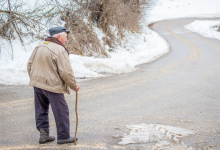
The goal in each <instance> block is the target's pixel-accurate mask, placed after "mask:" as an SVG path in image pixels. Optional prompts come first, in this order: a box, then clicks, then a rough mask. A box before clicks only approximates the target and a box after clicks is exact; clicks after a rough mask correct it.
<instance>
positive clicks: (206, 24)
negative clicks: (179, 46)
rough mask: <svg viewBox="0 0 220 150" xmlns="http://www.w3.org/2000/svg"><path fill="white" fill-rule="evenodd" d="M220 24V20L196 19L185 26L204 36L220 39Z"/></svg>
mask: <svg viewBox="0 0 220 150" xmlns="http://www.w3.org/2000/svg"><path fill="white" fill-rule="evenodd" d="M219 26H220V21H210V20H205V21H204V20H196V21H194V22H192V23H190V24H188V25H185V26H184V27H185V28H186V29H187V30H189V31H192V32H196V33H198V34H201V35H202V36H204V37H209V38H214V39H217V40H220V32H219V31H218V27H219Z"/></svg>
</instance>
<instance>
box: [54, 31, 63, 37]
mask: <svg viewBox="0 0 220 150" xmlns="http://www.w3.org/2000/svg"><path fill="white" fill-rule="evenodd" d="M64 33H65V32H61V33H57V34H54V35H53V36H52V37H55V38H57V36H58V35H60V36H61V37H62V36H64Z"/></svg>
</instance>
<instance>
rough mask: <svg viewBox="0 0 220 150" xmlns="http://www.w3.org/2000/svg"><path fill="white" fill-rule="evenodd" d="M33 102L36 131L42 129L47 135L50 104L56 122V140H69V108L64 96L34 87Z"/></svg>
mask: <svg viewBox="0 0 220 150" xmlns="http://www.w3.org/2000/svg"><path fill="white" fill-rule="evenodd" d="M34 101H35V119H36V126H37V129H38V130H40V129H44V130H46V131H47V132H48V133H49V105H50V104H51V108H52V111H53V115H54V118H55V121H56V127H57V139H58V140H65V139H69V138H70V128H69V108H68V105H67V103H66V100H65V98H64V95H63V94H59V93H53V92H50V91H46V90H43V89H40V88H37V87H34Z"/></svg>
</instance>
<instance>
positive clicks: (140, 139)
mask: <svg viewBox="0 0 220 150" xmlns="http://www.w3.org/2000/svg"><path fill="white" fill-rule="evenodd" d="M126 127H127V128H128V129H130V130H131V131H130V133H129V134H128V135H127V134H125V135H124V136H123V137H122V138H121V139H122V141H121V142H119V143H118V144H120V145H126V144H134V143H147V142H157V144H156V145H155V146H154V147H153V149H183V150H192V149H193V148H192V147H187V146H186V145H185V144H184V143H183V141H181V139H182V138H183V137H186V136H189V135H193V134H195V133H194V132H193V131H192V130H187V129H183V128H178V127H171V126H165V125H159V124H140V125H126Z"/></svg>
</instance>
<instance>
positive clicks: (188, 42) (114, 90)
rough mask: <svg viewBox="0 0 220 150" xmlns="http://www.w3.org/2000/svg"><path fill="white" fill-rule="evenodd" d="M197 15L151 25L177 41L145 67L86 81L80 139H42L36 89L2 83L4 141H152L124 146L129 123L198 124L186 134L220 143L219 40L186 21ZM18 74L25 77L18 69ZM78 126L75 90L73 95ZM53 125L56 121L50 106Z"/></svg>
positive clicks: (203, 142)
mask: <svg viewBox="0 0 220 150" xmlns="http://www.w3.org/2000/svg"><path fill="white" fill-rule="evenodd" d="M192 21H193V19H181V20H174V21H163V22H158V23H155V24H154V25H153V26H152V28H153V30H155V31H156V32H158V33H159V34H160V35H162V36H163V37H164V38H165V39H166V40H167V41H168V43H169V44H170V47H171V52H169V53H168V54H167V55H166V56H163V57H162V58H160V59H159V60H157V61H155V62H153V63H151V64H143V65H140V66H139V67H140V69H139V70H137V71H135V72H132V73H128V74H121V75H114V76H111V77H107V78H98V79H94V80H90V81H86V82H81V83H80V85H81V90H80V92H79V102H78V113H79V128H78V138H79V141H78V145H77V146H75V145H74V144H67V145H57V144H56V142H51V143H48V144H43V145H39V144H38V138H39V133H38V132H37V130H36V129H35V120H34V104H33V101H34V100H33V89H32V88H31V87H28V86H0V97H1V98H0V120H1V123H0V149H38V148H44V149H49V148H51V149H74V148H77V149H79V148H82V149H147V148H149V147H150V146H151V144H131V145H127V146H119V145H117V143H118V142H119V141H120V139H118V138H113V136H114V135H117V134H123V133H128V131H127V129H126V128H125V125H128V124H140V123H146V124H155V123H158V124H163V125H169V126H175V127H183V128H187V129H192V130H194V131H195V132H196V135H194V136H190V137H188V138H185V139H184V142H185V144H187V145H188V146H192V147H194V148H196V149H199V148H201V149H205V148H210V149H220V100H219V97H220V92H219V91H220V80H219V78H220V59H219V58H220V41H217V40H214V39H210V38H204V37H202V36H200V35H198V34H194V33H191V32H188V31H187V30H185V29H184V28H183V27H182V26H183V25H185V24H188V23H190V22H192ZM18 78H19V77H18ZM66 99H67V103H68V104H69V109H70V115H71V118H70V119H71V134H72V135H74V130H75V112H74V108H75V107H74V103H75V94H74V93H73V94H71V95H66ZM50 132H51V134H52V135H56V127H55V122H54V118H53V115H52V113H51V112H50Z"/></svg>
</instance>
